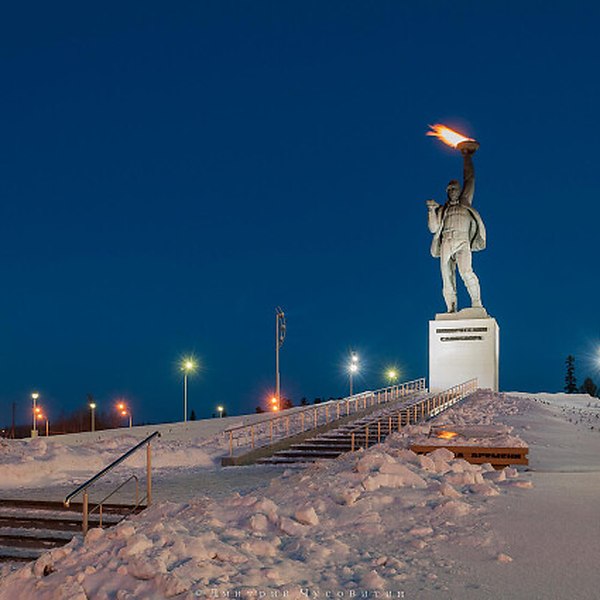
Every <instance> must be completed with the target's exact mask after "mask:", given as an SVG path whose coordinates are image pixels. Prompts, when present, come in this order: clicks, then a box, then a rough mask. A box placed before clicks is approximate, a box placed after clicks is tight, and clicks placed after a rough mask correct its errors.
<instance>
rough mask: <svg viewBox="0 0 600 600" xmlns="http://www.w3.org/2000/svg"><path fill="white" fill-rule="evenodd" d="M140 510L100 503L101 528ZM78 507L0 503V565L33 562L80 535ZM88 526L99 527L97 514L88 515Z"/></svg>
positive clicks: (26, 502) (47, 503)
mask: <svg viewBox="0 0 600 600" xmlns="http://www.w3.org/2000/svg"><path fill="white" fill-rule="evenodd" d="M143 508H144V507H137V508H136V507H134V506H130V505H125V504H104V505H103V507H102V513H103V514H102V526H103V527H110V526H112V525H115V524H116V523H118V522H119V521H121V520H122V519H124V518H125V517H126V516H127V515H129V514H131V513H137V512H140V511H141V510H143ZM81 513H82V506H81V504H77V503H72V504H71V505H70V506H69V507H68V508H66V507H65V506H64V504H63V503H62V502H49V501H44V500H0V562H26V561H31V560H35V559H36V558H38V557H39V556H40V555H41V554H42V553H44V552H46V551H47V550H51V549H52V548H57V547H59V546H64V545H66V544H68V543H69V542H70V541H71V540H72V539H73V537H75V536H77V535H81V526H82V514H81ZM89 526H90V527H98V526H99V517H98V515H97V513H94V514H92V515H90V519H89Z"/></svg>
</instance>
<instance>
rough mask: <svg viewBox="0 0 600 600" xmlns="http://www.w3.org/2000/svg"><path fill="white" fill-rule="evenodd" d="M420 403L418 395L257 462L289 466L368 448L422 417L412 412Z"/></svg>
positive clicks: (414, 411) (421, 398)
mask: <svg viewBox="0 0 600 600" xmlns="http://www.w3.org/2000/svg"><path fill="white" fill-rule="evenodd" d="M422 401H423V396H420V397H418V398H416V399H413V400H412V401H411V402H409V403H405V404H404V403H403V404H402V405H401V406H390V407H388V408H386V409H383V410H379V411H377V412H376V413H373V414H370V415H367V416H364V417H363V418H360V419H357V420H355V421H353V422H351V423H347V424H345V425H342V426H340V427H338V428H337V429H333V430H330V431H328V432H327V433H323V434H320V435H317V436H315V437H312V438H310V439H307V440H304V441H302V442H300V443H298V444H292V445H291V446H290V447H289V448H287V449H285V450H279V451H277V452H275V453H274V454H273V455H272V456H268V457H264V458H261V459H259V460H258V461H257V462H258V463H260V464H268V465H293V464H298V463H307V462H314V461H317V460H324V459H332V458H337V457H338V456H340V455H341V454H344V453H345V452H351V451H353V450H359V449H360V448H369V447H370V446H373V445H374V444H378V443H380V442H383V441H384V440H385V438H386V437H387V436H388V435H390V433H393V432H395V431H399V430H400V429H401V428H402V427H405V426H406V425H408V424H410V423H414V422H415V421H416V420H418V419H419V418H421V417H423V415H421V414H419V413H418V412H417V410H416V409H415V406H416V405H417V404H418V403H419V402H422ZM415 413H416V414H415Z"/></svg>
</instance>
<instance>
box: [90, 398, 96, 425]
mask: <svg viewBox="0 0 600 600" xmlns="http://www.w3.org/2000/svg"><path fill="white" fill-rule="evenodd" d="M89 406H90V411H91V415H90V418H91V423H90V430H91V431H96V403H95V402H90V404H89Z"/></svg>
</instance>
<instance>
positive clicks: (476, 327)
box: [429, 309, 500, 392]
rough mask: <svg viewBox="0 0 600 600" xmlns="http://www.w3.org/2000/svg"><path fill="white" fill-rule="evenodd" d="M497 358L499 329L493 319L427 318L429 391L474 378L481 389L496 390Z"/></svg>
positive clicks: (443, 388) (445, 315) (446, 387)
mask: <svg viewBox="0 0 600 600" xmlns="http://www.w3.org/2000/svg"><path fill="white" fill-rule="evenodd" d="M471 310H473V309H471ZM461 312H462V311H461ZM465 312H466V311H465ZM499 358H500V328H499V327H498V323H496V319H493V318H492V317H487V316H486V317H485V318H469V319H461V318H453V316H451V315H449V314H442V315H437V317H436V320H435V321H429V389H430V391H432V392H439V391H441V390H446V389H448V388H450V387H452V386H453V385H457V384H459V383H464V382H465V381H468V380H469V379H473V378H474V377H477V379H478V380H479V387H480V388H489V389H492V390H494V391H496V392H497V391H498V363H499Z"/></svg>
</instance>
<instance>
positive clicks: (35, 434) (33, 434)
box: [31, 392, 40, 438]
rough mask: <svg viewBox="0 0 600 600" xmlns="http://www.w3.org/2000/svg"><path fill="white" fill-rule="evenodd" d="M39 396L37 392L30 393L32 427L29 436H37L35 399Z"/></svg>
mask: <svg viewBox="0 0 600 600" xmlns="http://www.w3.org/2000/svg"><path fill="white" fill-rule="evenodd" d="M39 397H40V395H39V394H38V393H37V392H33V394H31V399H32V400H33V427H32V429H31V437H32V438H33V437H37V434H38V430H37V411H36V408H37V406H36V404H37V399H38V398H39Z"/></svg>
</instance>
